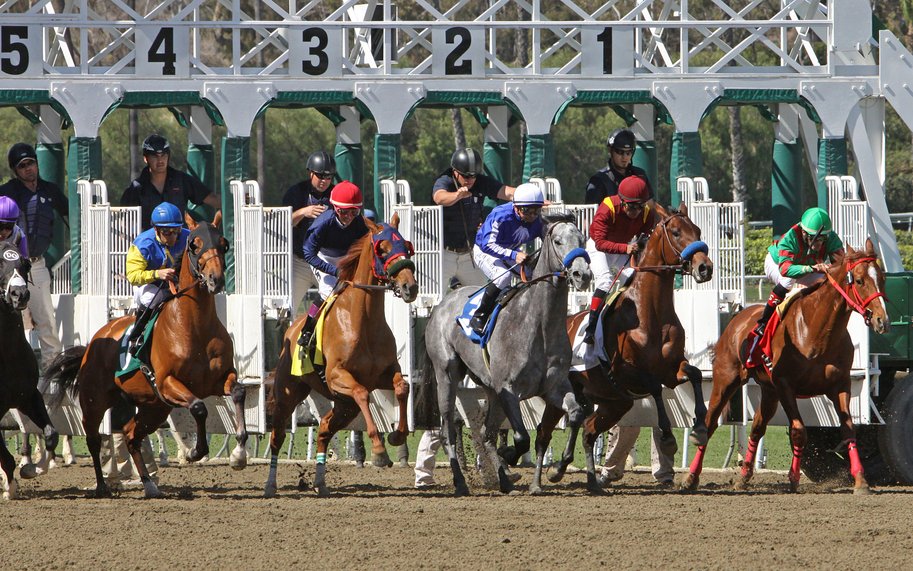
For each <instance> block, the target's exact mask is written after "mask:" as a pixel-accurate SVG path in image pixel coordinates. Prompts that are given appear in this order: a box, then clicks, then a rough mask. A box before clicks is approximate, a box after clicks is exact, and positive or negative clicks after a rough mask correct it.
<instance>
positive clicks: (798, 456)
mask: <svg viewBox="0 0 913 571" xmlns="http://www.w3.org/2000/svg"><path fill="white" fill-rule="evenodd" d="M801 463H802V448H801V447H800V446H793V463H792V465H791V466H790V467H789V481H790V482H795V483H799V468H800V464H801Z"/></svg>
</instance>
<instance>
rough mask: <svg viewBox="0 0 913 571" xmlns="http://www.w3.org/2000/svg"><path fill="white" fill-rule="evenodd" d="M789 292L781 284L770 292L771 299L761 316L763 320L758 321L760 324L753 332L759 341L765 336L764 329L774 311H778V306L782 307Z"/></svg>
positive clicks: (769, 298) (768, 299)
mask: <svg viewBox="0 0 913 571" xmlns="http://www.w3.org/2000/svg"><path fill="white" fill-rule="evenodd" d="M787 292H788V290H787V289H786V288H785V287H783V286H782V285H780V284H777V285H775V286H774V289H773V290H772V291H771V292H770V297H768V298H767V305H765V306H764V313H763V314H762V315H761V319H759V320H758V324H757V325H756V326H755V328H754V330H753V331H752V332H753V333H754V334H755V335H756V336H757V337H758V338H759V339H760V338H761V336H763V335H764V329H765V328H766V327H767V322H768V321H770V318H771V316H773V314H774V310H775V309H777V306H778V305H780V302H782V301H783V298H784V297H786V294H787Z"/></svg>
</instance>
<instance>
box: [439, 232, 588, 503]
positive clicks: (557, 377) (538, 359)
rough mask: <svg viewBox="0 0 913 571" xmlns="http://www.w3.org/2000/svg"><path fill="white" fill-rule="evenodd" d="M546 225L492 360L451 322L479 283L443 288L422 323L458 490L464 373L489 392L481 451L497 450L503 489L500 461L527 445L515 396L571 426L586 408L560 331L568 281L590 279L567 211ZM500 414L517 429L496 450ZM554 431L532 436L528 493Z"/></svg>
mask: <svg viewBox="0 0 913 571" xmlns="http://www.w3.org/2000/svg"><path fill="white" fill-rule="evenodd" d="M544 221H545V223H546V225H545V231H544V236H545V237H544V238H543V240H542V249H541V250H540V252H539V254H538V256H537V258H536V260H535V261H534V262H532V263H533V264H534V269H533V274H532V278H531V280H530V282H529V284H530V285H529V286H525V287H522V288H521V289H520V290H519V292H518V293H517V294H516V295H515V296H514V298H513V299H512V300H511V301H510V302H509V303H507V304H506V305H505V306H504V307H503V309H502V311H501V312H500V314H499V318H498V322H497V325H496V327H495V328H494V331H493V332H492V334H491V338H490V341H489V343H488V350H489V351H490V355H491V359H490V361H489V359H487V358H486V356H485V355H484V354H483V351H482V349H481V348H480V347H479V345H476V344H474V343H473V342H472V341H470V340H469V339H468V338H467V337H466V335H465V334H464V333H463V330H462V329H461V328H460V326H459V325H458V324H457V322H456V317H457V316H458V315H460V314H461V313H462V311H463V306H464V305H465V303H466V300H467V299H468V298H469V296H470V295H471V294H472V293H474V292H475V291H476V290H477V289H478V288H476V287H464V288H460V289H458V290H454V291H452V292H450V293H449V294H447V296H446V297H445V298H444V300H443V301H442V302H441V303H440V304H439V305H438V306H437V307H435V308H434V311H433V312H432V313H431V319H429V321H428V326H427V328H426V329H425V348H426V350H427V352H428V359H426V360H425V363H426V367H425V369H424V373H423V379H424V382H432V383H436V386H437V394H438V405H439V407H440V411H441V432H442V433H443V435H444V444H445V447H446V450H447V455H448V457H449V459H450V468H451V470H452V471H453V484H454V487H455V488H456V495H457V496H465V495H468V494H469V488H468V487H467V485H466V480H465V478H464V476H463V473H462V470H461V468H460V464H459V460H458V457H457V448H456V445H455V443H456V442H457V428H456V424H455V422H454V415H455V414H456V393H457V390H458V388H459V387H460V384H461V383H462V382H463V378H464V377H465V376H466V375H467V374H468V375H469V377H470V378H471V379H472V380H473V382H475V383H476V384H478V385H480V386H481V387H482V388H483V390H484V391H485V394H486V396H487V401H488V408H487V412H486V417H485V424H484V426H483V427H482V429H481V434H482V440H483V442H484V445H485V447H486V452H487V453H488V454H489V455H490V456H491V457H494V456H495V454H497V456H498V458H499V463H500V465H499V466H498V467H497V470H498V483H499V487H500V490H501V491H502V492H508V491H510V490H511V489H512V488H513V483H512V482H511V481H510V478H509V476H508V475H507V473H506V466H505V465H516V463H517V460H518V459H519V458H520V457H521V456H522V455H523V454H525V453H526V451H527V450H529V445H530V436H529V432H528V431H527V430H526V428H525V427H524V425H523V419H522V416H521V412H520V401H521V400H525V399H528V398H531V397H534V396H539V397H542V398H543V399H544V400H545V401H546V402H547V403H548V404H549V405H551V406H552V407H554V408H553V410H554V411H556V412H555V413H554V415H555V416H556V417H557V419H556V420H555V422H556V423H557V422H558V420H560V418H561V417H562V416H564V415H565V414H567V415H568V418H569V422H570V424H572V425H578V426H579V424H580V422H581V421H582V420H583V417H584V413H583V410H582V409H581V408H580V406H579V405H578V404H577V401H576V399H575V397H574V392H573V389H572V388H571V385H570V383H569V382H568V379H567V370H568V368H569V367H570V364H571V346H570V344H569V343H568V340H567V334H566V333H565V330H564V321H565V318H566V315H567V298H568V291H569V289H570V283H573V285H574V286H575V287H576V288H578V289H586V287H587V286H588V285H589V283H590V280H591V279H592V277H593V274H592V272H591V271H590V268H589V265H588V262H587V260H588V259H589V258H588V257H587V258H586V259H584V258H583V257H581V256H580V255H579V254H580V253H581V252H585V251H583V245H584V238H583V234H582V233H581V232H580V230H579V229H578V228H577V225H576V224H575V222H574V218H573V217H572V216H569V215H555V216H548V217H545V218H544ZM505 415H506V416H507V420H508V421H509V422H510V426H511V428H512V429H513V431H514V446H511V447H505V448H502V449H500V450H497V451H495V441H496V439H497V436H498V430H499V429H500V428H501V424H502V423H503V421H504V417H505ZM546 436H547V438H546ZM550 438H551V431H549V432H548V433H547V434H545V433H543V432H541V431H539V432H538V433H537V437H536V453H537V455H538V459H537V463H536V471H535V473H534V475H533V482H532V484H531V485H530V493H532V494H537V493H540V492H541V491H542V490H541V475H542V459H543V458H544V456H545V452H546V449H547V448H548V444H549V439H550Z"/></svg>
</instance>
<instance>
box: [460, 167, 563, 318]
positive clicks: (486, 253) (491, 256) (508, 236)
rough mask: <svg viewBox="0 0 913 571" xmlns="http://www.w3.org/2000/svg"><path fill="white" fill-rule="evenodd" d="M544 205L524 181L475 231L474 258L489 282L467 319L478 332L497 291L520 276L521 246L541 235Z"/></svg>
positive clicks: (534, 187)
mask: <svg viewBox="0 0 913 571" xmlns="http://www.w3.org/2000/svg"><path fill="white" fill-rule="evenodd" d="M544 204H545V194H544V193H543V192H542V189H540V188H539V187H538V186H537V185H535V184H532V183H529V182H527V183H523V184H521V185H520V186H518V187H517V188H516V190H515V191H514V193H513V200H512V202H509V203H507V204H502V205H500V206H497V207H495V209H494V210H492V211H491V214H489V215H488V217H487V218H485V222H484V223H483V224H482V228H481V229H479V232H478V233H477V234H476V242H475V246H474V247H473V249H472V253H473V257H474V258H475V262H476V264H477V265H478V266H479V268H480V269H481V270H482V273H484V274H485V277H487V278H488V279H489V282H490V283H489V284H488V285H487V286H486V287H485V293H484V294H483V295H482V299H481V301H480V302H479V307H478V309H476V311H475V313H474V314H473V317H472V320H471V321H470V322H469V325H470V327H472V329H473V331H475V332H476V333H478V334H479V335H481V334H482V332H483V331H484V329H485V324H486V323H487V322H488V316H489V315H491V311H492V310H493V309H494V306H495V301H496V300H497V298H498V294H500V293H501V291H502V290H503V289H504V288H506V287H507V286H509V285H510V282H511V280H512V279H513V277H514V276H516V275H519V273H520V270H519V268H520V266H521V265H522V264H523V263H524V262H526V258H527V256H526V252H524V251H523V248H524V247H525V246H526V245H528V244H531V243H532V242H533V241H534V240H535V239H536V238H542V231H543V228H544V225H543V223H542V218H541V216H540V214H541V213H542V206H543V205H544Z"/></svg>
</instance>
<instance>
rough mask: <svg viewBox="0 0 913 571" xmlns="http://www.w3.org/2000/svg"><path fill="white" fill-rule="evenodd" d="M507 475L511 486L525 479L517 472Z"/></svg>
mask: <svg viewBox="0 0 913 571" xmlns="http://www.w3.org/2000/svg"><path fill="white" fill-rule="evenodd" d="M505 475H506V476H507V481H508V482H510V483H511V484H516V483H517V482H519V481H520V479H521V478H522V477H523V476H522V475H520V474H518V473H517V472H505Z"/></svg>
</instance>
